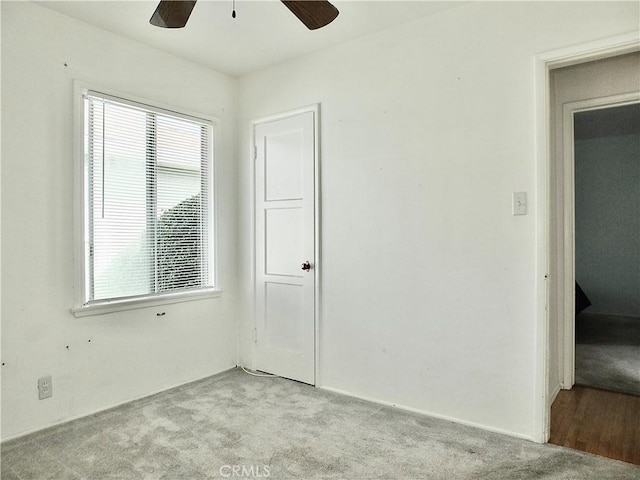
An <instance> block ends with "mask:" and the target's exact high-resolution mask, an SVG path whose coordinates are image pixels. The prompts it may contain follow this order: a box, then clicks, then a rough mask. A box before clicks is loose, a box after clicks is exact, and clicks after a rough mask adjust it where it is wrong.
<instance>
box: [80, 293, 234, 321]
mask: <svg viewBox="0 0 640 480" xmlns="http://www.w3.org/2000/svg"><path fill="white" fill-rule="evenodd" d="M221 295H222V289H217V288H210V289H202V290H196V291H190V292H174V293H164V294H161V295H157V296H149V295H147V296H144V297H136V298H124V299H118V300H109V301H105V302H96V303H90V304H88V305H82V306H80V307H74V308H72V309H71V312H72V313H73V315H74V316H75V317H76V318H79V317H88V316H91V315H105V314H107V313H114V312H121V311H125V310H136V309H139V308H149V307H157V306H161V305H171V304H174V303H183V302H192V301H194V300H205V299H207V298H217V297H219V296H221Z"/></svg>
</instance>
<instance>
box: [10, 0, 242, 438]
mask: <svg viewBox="0 0 640 480" xmlns="http://www.w3.org/2000/svg"><path fill="white" fill-rule="evenodd" d="M65 63H67V65H68V66H66V67H65V66H64V64H65ZM2 76H3V78H2V117H3V125H2V163H3V165H2V173H3V176H2V195H3V197H2V209H3V210H2V284H3V291H2V295H3V298H2V300H3V302H2V362H3V366H2V435H3V439H6V438H9V437H12V436H16V435H19V434H21V433H24V432H27V431H30V430H33V429H39V428H43V427H45V426H47V425H50V424H52V423H54V422H58V421H61V420H65V419H68V418H71V417H74V416H79V415H84V414H87V413H90V412H92V411H95V410H97V409H102V408H105V407H110V406H113V405H115V404H118V403H121V402H124V401H127V400H129V399H132V398H135V397H139V396H144V395H148V394H150V393H153V392H155V391H158V390H161V389H165V388H167V387H170V386H173V385H176V384H181V383H184V382H187V381H190V380H194V379H197V378H201V377H205V376H208V375H211V374H214V373H217V372H220V371H222V370H225V369H227V368H230V367H232V366H234V365H235V363H236V361H235V360H236V342H235V338H236V335H237V329H236V321H235V305H236V304H237V301H236V300H235V298H234V290H235V285H236V283H237V280H236V277H235V273H234V272H235V268H234V267H235V263H236V255H237V251H236V248H235V243H236V241H235V234H236V227H235V210H236V207H235V203H236V187H235V178H236V173H235V163H236V162H235V158H234V157H235V141H236V138H237V134H236V125H235V123H236V117H235V111H236V93H237V92H236V87H237V80H236V79H234V78H231V77H227V76H225V75H221V74H217V73H215V72H212V71H210V70H207V69H205V68H202V67H199V66H196V65H194V64H191V63H189V62H187V61H184V60H181V59H179V58H177V57H174V56H171V55H168V54H165V53H162V52H160V51H157V50H154V49H151V48H148V47H145V46H142V45H140V44H136V43H134V42H131V41H128V40H125V39H124V38H122V37H118V36H116V35H112V34H110V33H107V32H105V31H101V30H98V29H96V28H93V27H90V26H88V25H86V24H83V23H81V22H78V21H76V20H73V19H70V18H68V17H65V16H62V15H60V14H58V13H54V12H52V11H50V10H49V9H46V8H43V7H41V6H37V5H35V4H32V3H26V2H18V3H12V2H2ZM73 79H79V80H83V81H86V82H94V83H97V84H98V85H102V86H106V87H109V88H112V89H115V90H118V91H122V92H126V93H130V94H132V95H136V96H141V97H144V98H148V99H151V100H155V101H158V102H161V103H165V104H168V105H174V106H176V107H179V108H183V109H188V110H192V111H200V112H204V113H207V114H211V115H214V116H216V117H217V118H219V119H220V123H219V128H218V138H217V141H218V142H217V147H218V149H217V158H216V162H217V173H218V177H219V178H225V179H226V180H225V181H223V182H222V181H220V182H218V184H217V187H218V191H217V198H218V208H217V213H218V226H219V234H218V241H219V249H218V251H219V273H220V280H221V287H223V288H225V289H226V290H227V291H226V292H225V293H223V295H222V296H221V297H220V298H214V299H207V300H200V301H193V302H188V303H180V304H174V305H169V306H165V307H162V308H161V310H162V311H166V315H165V316H163V317H161V318H159V317H156V312H157V311H158V309H157V308H147V309H141V310H132V311H128V312H122V313H117V314H110V315H104V316H95V317H86V318H74V317H73V315H72V314H71V313H70V311H69V309H70V308H71V307H72V304H73V299H74V292H73V272H74V270H73V237H72V232H73V178H74V176H73V154H72V139H73V132H72V118H73V116H72V111H73V99H72V93H73V87H72V85H73ZM229 179H231V181H229ZM89 340H90V341H89ZM67 346H69V349H67V348H66V347H67ZM47 374H50V375H52V376H53V392H54V393H53V397H52V398H50V399H46V400H42V401H39V400H38V394H37V387H36V382H37V379H38V377H40V376H43V375H47Z"/></svg>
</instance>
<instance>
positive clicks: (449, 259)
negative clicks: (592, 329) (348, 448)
mask: <svg viewBox="0 0 640 480" xmlns="http://www.w3.org/2000/svg"><path fill="white" fill-rule="evenodd" d="M638 14H639V12H638V5H637V4H635V3H583V4H582V3H581V4H578V3H555V2H546V3H529V2H515V3H494V2H480V3H476V4H471V5H465V6H461V7H459V8H456V9H454V10H450V11H447V12H443V13H441V14H438V15H436V16H433V17H431V18H426V19H421V20H418V21H415V22H412V23H410V24H407V25H404V26H400V27H398V28H394V29H392V30H387V31H385V32H381V33H379V34H376V35H373V36H370V37H367V38H364V39H361V40H357V41H354V42H350V43H348V44H345V45H342V46H340V47H337V48H333V49H330V50H326V51H323V52H320V53H318V54H315V55H311V56H307V57H304V58H300V59H298V60H295V61H291V62H288V63H284V64H282V65H279V66H275V67H273V68H270V69H266V70H263V71H260V72H256V73H253V74H249V75H246V76H244V77H241V79H240V89H239V109H240V110H239V114H240V116H239V119H240V123H239V128H240V149H241V152H240V153H241V155H240V158H242V159H245V160H244V161H243V162H242V163H241V168H242V171H241V185H242V186H243V189H242V190H241V196H242V203H241V208H242V216H241V218H243V219H244V223H243V224H242V230H241V235H240V238H241V239H242V240H243V242H244V243H243V246H242V251H243V252H244V255H243V256H242V258H244V259H245V261H244V264H243V268H242V272H243V274H244V277H245V278H244V283H243V286H244V292H245V294H246V295H247V299H249V298H250V292H251V284H250V273H251V265H250V262H249V258H250V234H251V221H250V204H249V201H250V188H249V186H250V184H251V178H250V176H249V161H248V159H249V152H248V146H249V135H250V131H249V121H250V120H251V119H254V118H258V117H261V116H265V115H269V114H273V113H276V112H281V111H285V110H289V109H293V108H296V107H300V106H304V105H309V104H312V103H316V102H320V103H321V126H320V131H321V160H320V162H321V170H322V173H321V183H322V200H321V202H322V222H321V223H322V232H321V241H322V245H321V253H322V264H321V265H320V268H321V272H322V274H321V275H322V285H321V291H322V297H321V312H322V314H321V315H322V316H321V319H320V322H321V323H320V352H319V353H320V365H319V384H320V385H322V386H325V387H330V388H333V389H338V390H341V391H345V392H349V393H351V394H354V395H358V396H363V397H368V398H372V399H376V400H379V401H384V402H391V403H395V404H398V405H401V406H405V407H409V408H413V409H417V410H421V411H424V412H429V413H432V414H435V415H438V416H443V417H449V418H451V419H455V420H457V421H461V422H466V423H472V424H477V425H481V426H484V427H486V428H490V429H493V430H499V431H504V432H507V433H511V434H514V435H519V436H524V437H528V438H533V437H534V435H535V433H534V430H535V429H536V426H534V393H535V392H534V383H535V362H536V355H535V351H534V350H535V337H536V331H535V325H536V311H535V308H536V305H535V297H534V288H535V284H536V279H535V276H534V273H535V266H536V263H535V261H536V260H535V254H536V248H535V247H536V245H535V238H536V237H535V236H536V230H535V228H536V214H537V212H536V211H535V209H534V205H535V204H536V199H535V196H534V189H535V178H536V176H535V151H534V150H535V132H534V128H535V123H534V120H535V119H534V117H535V112H534V108H535V105H534V84H533V83H534V75H535V74H534V56H535V55H536V54H538V53H541V52H545V51H549V50H555V49H559V48H562V47H566V46H570V45H575V44H579V43H583V42H587V41H591V40H594V39H600V38H604V37H608V36H613V35H618V34H622V33H627V32H630V31H633V30H637V29H638ZM514 191H527V192H528V193H529V209H530V210H529V214H528V215H527V216H523V217H514V216H512V215H511V193H512V192H514ZM247 305H249V302H247ZM243 318H244V323H243V330H242V331H243V334H244V341H243V343H242V348H241V361H242V362H244V363H247V364H251V362H252V349H251V341H250V340H251V336H250V334H249V333H250V329H251V315H250V309H247V311H246V312H244V317H243ZM538 428H539V427H538Z"/></svg>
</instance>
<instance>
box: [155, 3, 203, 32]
mask: <svg viewBox="0 0 640 480" xmlns="http://www.w3.org/2000/svg"><path fill="white" fill-rule="evenodd" d="M196 1H197V0H162V1H161V2H160V3H159V4H158V7H157V8H156V11H155V12H153V15H151V18H150V19H149V23H150V24H151V25H155V26H156V27H164V28H182V27H184V26H185V25H186V24H187V20H189V15H191V10H193V7H194V6H195V4H196Z"/></svg>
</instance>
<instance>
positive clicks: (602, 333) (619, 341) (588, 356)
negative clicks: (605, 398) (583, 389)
mask: <svg viewBox="0 0 640 480" xmlns="http://www.w3.org/2000/svg"><path fill="white" fill-rule="evenodd" d="M576 384H577V385H584V386H587V387H594V388H601V389H603V390H611V391H613V392H621V393H629V394H633V395H640V318H636V317H621V316H616V315H601V314H595V313H588V312H583V313H581V314H580V315H579V316H578V318H577V320H576Z"/></svg>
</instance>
